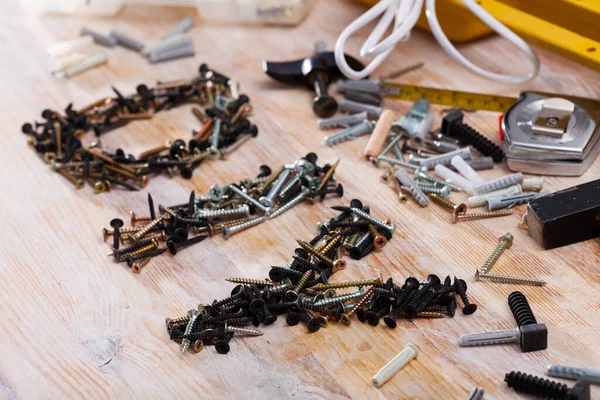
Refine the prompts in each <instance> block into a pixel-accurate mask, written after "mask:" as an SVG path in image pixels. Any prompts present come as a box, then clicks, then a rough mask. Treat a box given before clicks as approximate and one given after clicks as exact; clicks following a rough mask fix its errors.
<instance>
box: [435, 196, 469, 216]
mask: <svg viewBox="0 0 600 400" xmlns="http://www.w3.org/2000/svg"><path fill="white" fill-rule="evenodd" d="M429 198H430V199H431V201H433V202H434V203H437V204H439V205H440V206H442V207H444V208H446V209H448V210H450V211H452V212H456V213H457V214H459V215H461V214H465V213H466V212H467V205H466V204H465V203H460V204H456V203H453V202H452V201H451V200H449V199H447V198H445V197H441V196H438V195H436V194H430V195H429Z"/></svg>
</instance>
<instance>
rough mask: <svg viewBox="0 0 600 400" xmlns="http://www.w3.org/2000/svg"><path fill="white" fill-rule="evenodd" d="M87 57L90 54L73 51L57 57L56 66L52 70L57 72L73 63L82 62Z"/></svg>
mask: <svg viewBox="0 0 600 400" xmlns="http://www.w3.org/2000/svg"><path fill="white" fill-rule="evenodd" d="M87 57H88V55H87V54H84V53H72V54H69V55H67V56H64V57H60V58H57V59H55V60H54V67H53V69H52V71H51V72H52V73H53V74H56V73H58V72H60V71H62V70H64V69H66V68H69V67H70V66H72V65H75V64H78V63H80V62H82V61H83V60H85V59H86V58H87Z"/></svg>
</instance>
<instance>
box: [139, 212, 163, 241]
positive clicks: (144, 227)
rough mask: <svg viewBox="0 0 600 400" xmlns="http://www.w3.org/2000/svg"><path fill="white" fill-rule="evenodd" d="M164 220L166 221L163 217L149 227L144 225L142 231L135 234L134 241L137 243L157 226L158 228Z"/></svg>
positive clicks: (155, 220)
mask: <svg viewBox="0 0 600 400" xmlns="http://www.w3.org/2000/svg"><path fill="white" fill-rule="evenodd" d="M163 220H164V217H163V216H162V215H161V216H160V217H157V218H155V219H154V220H153V221H152V222H150V223H149V224H148V225H144V226H143V227H142V229H140V230H139V231H137V232H136V233H135V234H133V236H132V238H133V240H134V241H137V240H138V239H140V238H141V237H142V236H144V235H145V234H146V233H148V232H150V231H151V230H152V229H153V228H154V227H155V226H157V225H158V224H160V223H161V222H162V221H163Z"/></svg>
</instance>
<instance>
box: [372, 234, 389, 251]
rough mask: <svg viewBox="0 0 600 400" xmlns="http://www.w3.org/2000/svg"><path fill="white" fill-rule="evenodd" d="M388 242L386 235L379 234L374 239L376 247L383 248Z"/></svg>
mask: <svg viewBox="0 0 600 400" xmlns="http://www.w3.org/2000/svg"><path fill="white" fill-rule="evenodd" d="M387 242H388V241H387V239H386V238H385V236H377V237H376V238H375V240H374V241H373V246H375V248H376V249H381V248H382V247H385V245H386V244H387Z"/></svg>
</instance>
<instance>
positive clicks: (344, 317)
mask: <svg viewBox="0 0 600 400" xmlns="http://www.w3.org/2000/svg"><path fill="white" fill-rule="evenodd" d="M340 322H341V323H342V324H344V325H350V324H351V323H352V320H351V319H350V317H349V316H348V314H346V313H342V314H341V315H340Z"/></svg>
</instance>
